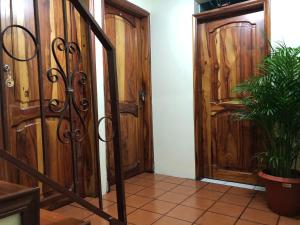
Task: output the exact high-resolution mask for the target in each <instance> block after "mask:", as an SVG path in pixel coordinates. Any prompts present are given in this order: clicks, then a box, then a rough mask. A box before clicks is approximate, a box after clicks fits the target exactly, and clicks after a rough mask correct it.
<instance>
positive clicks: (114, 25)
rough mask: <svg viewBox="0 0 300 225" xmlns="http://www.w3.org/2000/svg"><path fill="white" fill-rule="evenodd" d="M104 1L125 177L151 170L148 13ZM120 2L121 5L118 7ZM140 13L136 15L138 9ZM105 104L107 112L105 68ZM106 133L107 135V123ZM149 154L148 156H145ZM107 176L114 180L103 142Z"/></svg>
mask: <svg viewBox="0 0 300 225" xmlns="http://www.w3.org/2000/svg"><path fill="white" fill-rule="evenodd" d="M109 2H112V3H115V2H118V1H106V4H105V32H106V34H107V35H108V37H109V38H110V40H111V41H112V43H113V44H114V46H115V48H116V57H117V72H118V88H119V108H120V120H121V121H120V122H121V124H120V126H121V147H122V148H121V149H122V155H123V159H122V160H123V171H124V176H125V178H129V177H131V176H135V175H137V174H139V173H142V172H144V171H145V170H150V171H151V170H152V160H153V156H152V152H153V151H152V121H151V119H152V118H151V86H150V84H151V82H150V69H149V66H150V52H149V39H148V37H149V33H148V31H149V30H148V29H149V23H148V16H149V15H148V13H147V12H145V11H144V10H142V9H139V8H138V12H136V11H135V15H133V13H132V12H130V11H128V10H126V9H128V8H129V7H130V8H131V9H132V8H136V9H137V7H136V6H134V5H132V4H130V3H126V1H124V2H123V3H124V5H119V7H118V5H117V6H116V5H115V6H112V5H111V4H109ZM121 6H122V7H123V9H120V8H121ZM139 12H140V13H142V14H143V15H139V16H137V14H138V13H139ZM105 89H106V90H105V93H106V94H105V108H106V114H107V115H110V107H109V105H110V99H109V94H108V93H109V89H108V77H107V71H106V73H105ZM106 133H107V134H106V136H107V137H111V136H112V135H113V134H112V133H113V131H112V130H111V124H110V123H107V129H106ZM149 155H150V156H149ZM107 162H108V180H109V183H110V184H113V183H114V158H113V145H112V143H111V142H108V143H107Z"/></svg>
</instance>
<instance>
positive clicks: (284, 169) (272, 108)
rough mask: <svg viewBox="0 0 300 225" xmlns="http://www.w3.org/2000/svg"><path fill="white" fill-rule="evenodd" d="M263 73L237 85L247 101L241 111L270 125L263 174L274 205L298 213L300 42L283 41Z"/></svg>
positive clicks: (280, 210) (245, 117) (263, 153)
mask: <svg viewBox="0 0 300 225" xmlns="http://www.w3.org/2000/svg"><path fill="white" fill-rule="evenodd" d="M259 73H260V76H254V77H253V78H251V79H250V80H248V81H246V82H244V83H242V84H239V85H238V86H237V87H236V88H235V89H234V91H235V92H237V93H238V94H240V95H242V96H243V98H241V99H240V101H241V103H242V104H243V105H244V106H245V107H244V108H242V109H241V110H239V111H238V112H237V113H236V117H237V118H238V119H239V120H250V121H253V122H255V123H256V124H258V125H259V127H261V129H262V130H263V131H264V134H265V138H264V144H265V146H262V149H261V150H262V151H261V152H260V153H259V154H258V155H257V156H258V159H259V162H260V165H261V166H262V169H261V171H260V172H259V173H258V176H259V177H260V178H261V180H262V182H263V184H264V185H265V187H266V197H267V202H268V205H269V207H270V208H271V209H272V210H273V211H274V212H276V213H278V214H280V215H284V216H294V215H296V214H298V213H300V176H299V172H298V171H297V160H298V158H299V152H300V47H298V48H291V47H287V46H286V45H285V44H278V45H277V46H276V47H274V48H272V50H271V54H270V55H269V56H268V57H266V58H265V60H264V61H263V63H262V65H261V66H260V67H259Z"/></svg>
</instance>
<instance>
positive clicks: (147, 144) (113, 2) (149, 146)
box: [102, 0, 154, 180]
mask: <svg viewBox="0 0 300 225" xmlns="http://www.w3.org/2000/svg"><path fill="white" fill-rule="evenodd" d="M105 5H109V6H112V7H114V8H116V9H119V10H122V11H124V12H126V13H128V14H130V15H132V16H135V17H138V18H140V19H141V27H142V35H141V38H142V48H141V56H142V57H143V60H142V65H141V67H142V81H141V82H142V84H143V88H144V91H145V101H144V112H143V122H142V123H143V126H142V127H141V129H142V130H143V140H142V142H143V146H144V171H145V172H151V173H153V172H154V149H153V120H152V81H151V39H150V13H149V12H147V11H146V10H144V9H142V8H140V7H138V6H136V5H134V4H132V3H130V2H128V1H126V0H102V12H103V13H102V23H103V24H102V25H103V27H104V31H105ZM105 83H106V82H105V81H104V85H105ZM105 89H106V87H105V86H104V90H105ZM105 93H106V92H105ZM104 98H105V99H107V96H106V94H105V96H104ZM107 112H108V111H107V109H106V108H105V114H106V115H107ZM105 129H106V133H108V132H107V131H108V127H107V126H106V128H105ZM106 153H107V154H106V155H107V158H106V167H107V172H108V173H107V174H108V176H109V168H110V167H109V166H110V165H109V158H108V152H106ZM108 180H109V178H108Z"/></svg>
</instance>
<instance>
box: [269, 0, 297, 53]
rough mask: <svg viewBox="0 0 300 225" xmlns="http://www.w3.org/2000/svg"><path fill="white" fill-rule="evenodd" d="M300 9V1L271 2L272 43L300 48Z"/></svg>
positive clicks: (277, 0)
mask: <svg viewBox="0 0 300 225" xmlns="http://www.w3.org/2000/svg"><path fill="white" fill-rule="evenodd" d="M299 9H300V1H299V0H285V1H284V2H283V1H279V0H271V34H272V35H271V37H272V43H275V42H278V41H284V42H285V43H286V44H287V45H288V46H292V47H295V46H300V29H298V27H299V21H300V13H299Z"/></svg>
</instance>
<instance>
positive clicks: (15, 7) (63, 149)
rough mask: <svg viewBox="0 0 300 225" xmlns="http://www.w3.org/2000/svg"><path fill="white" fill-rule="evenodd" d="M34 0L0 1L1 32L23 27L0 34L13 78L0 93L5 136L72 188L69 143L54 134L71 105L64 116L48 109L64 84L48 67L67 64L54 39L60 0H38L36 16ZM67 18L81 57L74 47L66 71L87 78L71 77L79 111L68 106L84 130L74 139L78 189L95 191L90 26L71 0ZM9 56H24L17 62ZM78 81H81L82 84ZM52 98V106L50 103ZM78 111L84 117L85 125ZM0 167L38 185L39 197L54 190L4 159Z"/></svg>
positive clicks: (8, 175) (60, 32)
mask: <svg viewBox="0 0 300 225" xmlns="http://www.w3.org/2000/svg"><path fill="white" fill-rule="evenodd" d="M34 1H36V0H1V2H0V10H1V29H2V30H1V32H4V30H5V29H6V28H7V27H9V26H11V25H18V26H22V27H23V28H21V27H13V28H8V29H7V30H6V31H5V32H4V35H3V40H4V41H3V42H4V45H5V47H6V50H7V52H8V53H7V52H6V51H3V52H1V54H2V55H3V64H7V65H9V67H10V70H11V74H12V77H13V80H14V86H12V87H8V86H5V89H4V93H5V96H1V98H5V100H6V103H7V104H6V105H5V112H6V114H7V121H5V123H6V124H7V127H8V131H7V132H8V136H9V143H8V144H9V146H8V147H7V150H8V151H9V152H10V153H11V154H13V155H14V156H17V157H18V158H19V159H21V160H22V161H24V162H26V163H27V164H28V165H31V166H32V167H34V168H36V169H38V170H39V171H40V172H42V173H46V174H47V175H48V176H49V177H51V178H52V179H54V180H55V181H57V182H58V183H60V184H61V185H63V186H65V187H67V188H71V187H72V186H73V180H72V171H73V169H72V157H71V144H70V143H62V142H61V141H60V140H59V139H58V134H60V135H62V136H63V135H64V134H65V133H64V132H65V131H66V130H68V129H69V128H70V126H69V120H70V114H69V113H68V111H69V109H70V106H69V108H67V113H65V115H64V116H62V117H61V112H58V111H53V110H51V107H54V108H55V107H56V109H57V108H61V107H62V105H63V104H64V103H65V102H66V101H67V98H66V96H67V93H66V92H67V88H66V86H65V83H64V81H63V79H62V77H61V76H60V75H61V74H59V72H57V70H51V68H58V66H59V64H60V65H61V68H62V71H63V72H64V73H66V69H67V66H66V56H65V51H64V50H62V48H61V43H58V42H55V43H54V40H55V39H56V38H58V37H59V38H63V39H64V38H65V35H64V24H63V1H61V0H38V4H39V15H40V18H34V4H33V2H34ZM37 19H39V23H40V34H41V43H40V45H41V46H40V49H41V58H42V61H41V70H42V74H41V76H42V79H43V85H44V89H43V94H44V99H43V101H44V112H45V131H44V132H45V135H46V143H44V146H43V143H42V125H41V124H42V122H41V110H40V94H39V89H40V87H39V82H38V81H39V79H38V78H39V74H38V60H37V57H36V55H35V53H36V45H35V42H34V40H35V37H36V30H35V20H37ZM67 20H68V28H67V30H68V33H69V35H68V40H66V41H67V42H74V43H76V44H77V45H78V48H79V50H80V52H81V55H82V60H80V57H79V56H78V54H77V53H78V52H76V51H75V50H74V49H73V51H74V52H73V53H72V54H71V56H70V58H69V63H70V70H71V71H70V74H71V73H73V72H74V71H75V70H76V71H83V72H84V73H86V75H87V77H86V79H82V77H79V76H78V75H77V76H75V79H74V82H73V87H72V88H74V99H75V102H76V104H77V105H78V106H79V108H80V110H79V113H76V112H75V110H74V108H71V109H72V112H71V115H72V118H73V119H72V121H73V122H72V123H74V124H77V125H76V126H77V127H78V128H79V129H80V130H81V131H83V130H84V132H85V133H87V134H88V135H87V137H86V138H85V139H84V140H83V141H82V142H80V143H76V144H75V148H76V149H77V151H78V160H77V161H78V174H79V187H80V188H79V189H80V193H82V194H95V193H96V189H95V188H96V187H95V175H96V170H95V169H96V162H95V160H94V159H95V155H94V154H95V146H96V145H95V137H94V132H93V129H94V118H93V108H92V92H91V80H92V72H91V62H92V61H91V60H90V58H89V57H90V49H89V35H88V32H90V31H89V28H88V26H87V25H86V24H85V22H84V20H83V19H82V18H81V17H80V16H79V14H78V12H76V10H75V9H74V8H73V7H72V6H71V5H70V3H69V1H67ZM27 30H28V31H27ZM29 32H30V33H31V34H32V37H31V36H30V33H29ZM10 55H13V56H14V57H16V58H19V59H26V60H24V61H18V60H16V59H14V58H12V57H11V56H10ZM55 55H56V58H55ZM1 66H2V65H1ZM50 71H52V73H51V72H50ZM56 76H57V77H56ZM7 77H8V73H4V78H3V79H4V81H5V80H6V79H7ZM83 80H84V81H83ZM82 82H85V83H84V84H82ZM51 102H52V103H53V104H54V105H53V104H52V106H51ZM71 107H73V106H71ZM79 115H80V116H81V117H82V118H83V121H84V124H85V125H86V130H85V129H84V127H83V125H82V123H81V121H80V117H79ZM60 123H61V125H60ZM1 139H2V138H1ZM0 143H2V140H1V141H0ZM44 147H45V149H46V152H45V154H46V155H45V156H44V155H43V154H44V151H43V148H44ZM44 159H45V160H44ZM46 164H48V168H46ZM0 171H5V172H0V175H1V177H0V179H6V180H9V181H11V182H15V183H20V184H22V185H27V186H36V185H39V186H40V187H41V192H42V193H41V194H42V197H48V196H51V195H52V194H53V192H52V191H51V190H50V189H49V188H48V187H47V186H45V185H42V184H41V183H38V182H37V181H36V180H33V179H32V178H30V177H28V176H27V175H26V174H23V173H22V172H19V171H17V170H16V169H14V168H12V167H11V166H8V165H6V163H2V161H1V164H0Z"/></svg>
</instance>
